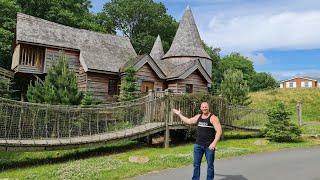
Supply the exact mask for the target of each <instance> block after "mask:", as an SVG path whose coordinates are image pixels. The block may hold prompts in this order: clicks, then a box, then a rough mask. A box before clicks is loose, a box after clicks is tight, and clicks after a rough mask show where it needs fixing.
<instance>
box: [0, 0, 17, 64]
mask: <svg viewBox="0 0 320 180" xmlns="http://www.w3.org/2000/svg"><path fill="white" fill-rule="evenodd" d="M19 10H20V8H19V6H18V5H17V4H16V2H15V1H14V0H0V66H2V67H4V68H7V69H9V68H10V66H11V45H12V42H13V37H14V32H13V31H14V28H15V26H16V20H15V19H16V14H17V12H18V11H19Z"/></svg>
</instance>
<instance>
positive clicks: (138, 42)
mask: <svg viewBox="0 0 320 180" xmlns="http://www.w3.org/2000/svg"><path fill="white" fill-rule="evenodd" d="M103 13H104V14H105V16H106V17H108V18H110V19H111V20H112V22H113V24H114V25H115V27H116V29H117V30H118V31H120V32H121V33H122V34H124V35H125V36H127V37H129V38H130V40H131V42H132V45H133V47H134V49H135V50H136V52H138V54H143V53H149V52H150V51H151V48H152V45H153V43H154V41H155V39H156V37H157V35H160V36H161V39H162V43H163V46H164V50H165V51H167V50H168V49H169V47H170V44H171V42H172V40H173V38H174V35H175V32H176V30H177V28H178V23H177V22H176V21H175V20H174V19H173V17H172V16H169V15H168V14H167V13H166V8H165V6H164V5H163V4H162V3H156V2H153V1H152V0H111V2H108V3H106V4H105V5H104V9H103Z"/></svg>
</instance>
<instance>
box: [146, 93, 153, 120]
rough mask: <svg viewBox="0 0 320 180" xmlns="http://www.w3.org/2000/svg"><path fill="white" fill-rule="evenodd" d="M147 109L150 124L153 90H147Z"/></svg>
mask: <svg viewBox="0 0 320 180" xmlns="http://www.w3.org/2000/svg"><path fill="white" fill-rule="evenodd" d="M148 96H149V97H148V109H149V111H148V116H147V117H148V122H149V123H150V122H151V119H152V117H153V115H154V113H153V112H154V103H153V100H154V92H153V90H152V89H150V90H149V92H148Z"/></svg>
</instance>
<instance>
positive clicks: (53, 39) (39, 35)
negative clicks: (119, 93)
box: [16, 13, 137, 72]
mask: <svg viewBox="0 0 320 180" xmlns="http://www.w3.org/2000/svg"><path fill="white" fill-rule="evenodd" d="M16 41H17V43H20V42H22V43H23V42H26V43H32V44H37V45H42V46H53V47H57V48H67V49H75V50H80V62H81V64H82V65H83V67H84V69H85V71H106V72H119V69H120V67H121V66H123V65H124V64H125V63H126V62H127V61H129V60H130V59H131V58H136V56H137V54H136V52H135V51H134V49H133V47H132V44H131V43H130V40H129V38H127V37H121V36H116V35H111V34H104V33H98V32H93V31H88V30H84V29H77V28H72V27H68V26H64V25H61V24H57V23H54V22H50V21H47V20H43V19H40V18H36V17H33V16H29V15H26V14H22V13H18V15H17V28H16Z"/></svg>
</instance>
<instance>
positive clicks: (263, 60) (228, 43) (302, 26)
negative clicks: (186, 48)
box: [92, 0, 320, 80]
mask: <svg viewBox="0 0 320 180" xmlns="http://www.w3.org/2000/svg"><path fill="white" fill-rule="evenodd" d="M156 1H157V2H162V3H163V4H165V6H166V8H167V10H168V13H169V14H170V15H172V16H173V17H174V18H175V19H176V20H178V21H179V20H180V19H181V17H182V15H183V12H184V9H185V8H186V6H187V5H189V6H190V7H191V9H192V11H193V15H194V16H195V19H196V23H197V26H198V29H199V32H200V35H201V38H202V39H203V40H204V41H205V42H206V43H207V44H209V45H211V46H213V47H220V48H221V49H222V52H221V54H222V56H223V55H226V54H229V53H230V52H240V53H241V54H243V55H245V56H247V57H249V58H250V59H251V60H252V61H253V62H254V66H255V68H256V70H257V71H258V72H270V73H271V74H272V75H273V76H274V77H275V78H276V79H278V80H281V79H286V78H290V77H292V76H295V75H308V76H315V77H320V1H319V0H267V1H266V0H156ZM105 2H108V0H92V5H93V7H92V11H93V12H99V11H101V9H102V7H103V4H104V3H105Z"/></svg>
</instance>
